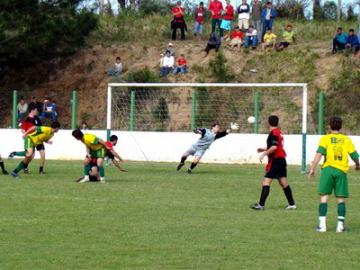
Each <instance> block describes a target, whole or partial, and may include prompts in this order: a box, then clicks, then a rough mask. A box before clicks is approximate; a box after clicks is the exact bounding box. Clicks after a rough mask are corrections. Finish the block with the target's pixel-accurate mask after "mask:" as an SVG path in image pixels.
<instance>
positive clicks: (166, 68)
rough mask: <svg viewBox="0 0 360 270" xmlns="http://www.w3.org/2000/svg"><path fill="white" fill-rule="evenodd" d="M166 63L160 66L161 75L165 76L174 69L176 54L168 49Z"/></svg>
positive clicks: (165, 57)
mask: <svg viewBox="0 0 360 270" xmlns="http://www.w3.org/2000/svg"><path fill="white" fill-rule="evenodd" d="M163 63H164V65H163V66H162V67H161V68H160V76H161V77H164V76H166V75H168V74H169V73H170V72H172V71H173V69H174V63H175V60H174V56H172V55H171V53H170V51H166V53H165V56H164V62H163Z"/></svg>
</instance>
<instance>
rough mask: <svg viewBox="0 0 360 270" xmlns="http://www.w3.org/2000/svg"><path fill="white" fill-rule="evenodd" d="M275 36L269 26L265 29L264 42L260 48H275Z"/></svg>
mask: <svg viewBox="0 0 360 270" xmlns="http://www.w3.org/2000/svg"><path fill="white" fill-rule="evenodd" d="M276 38H277V36H276V35H275V34H274V33H273V32H272V30H271V29H270V28H268V29H266V34H265V35H264V42H263V43H262V49H263V50H265V49H266V47H273V48H274V49H275V45H276Z"/></svg>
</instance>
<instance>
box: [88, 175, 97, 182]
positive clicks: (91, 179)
mask: <svg viewBox="0 0 360 270" xmlns="http://www.w3.org/2000/svg"><path fill="white" fill-rule="evenodd" d="M89 180H90V182H97V181H99V180H98V179H97V177H96V176H94V175H89Z"/></svg>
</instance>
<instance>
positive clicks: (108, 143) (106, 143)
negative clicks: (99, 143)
mask: <svg viewBox="0 0 360 270" xmlns="http://www.w3.org/2000/svg"><path fill="white" fill-rule="evenodd" d="M105 145H106V149H107V150H112V149H113V148H114V145H113V144H112V142H110V141H106V142H105Z"/></svg>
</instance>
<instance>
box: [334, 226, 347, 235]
mask: <svg viewBox="0 0 360 270" xmlns="http://www.w3.org/2000/svg"><path fill="white" fill-rule="evenodd" d="M345 231H347V229H345V226H344V225H338V226H337V227H336V232H337V233H342V232H345Z"/></svg>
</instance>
